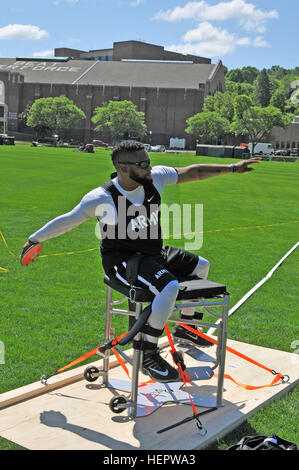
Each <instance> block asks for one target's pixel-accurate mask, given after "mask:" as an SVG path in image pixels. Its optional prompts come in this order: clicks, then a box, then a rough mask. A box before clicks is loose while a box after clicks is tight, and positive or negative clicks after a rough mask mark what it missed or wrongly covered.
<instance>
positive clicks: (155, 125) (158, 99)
mask: <svg viewBox="0 0 299 470" xmlns="http://www.w3.org/2000/svg"><path fill="white" fill-rule="evenodd" d="M6 73H7V74H8V72H6ZM0 79H1V78H0ZM17 91H18V93H15V92H13V93H12V96H11V97H10V100H9V102H10V105H11V106H13V109H17V112H21V111H23V110H24V109H25V107H26V105H27V104H28V103H32V102H34V101H35V100H36V99H38V98H43V97H49V96H53V97H55V96H61V95H64V96H66V97H67V98H69V99H71V100H72V101H73V102H74V104H75V105H76V106H78V107H79V108H80V109H82V110H83V111H84V113H85V114H86V120H82V121H81V122H80V123H79V126H78V129H73V130H69V131H67V132H65V133H64V136H65V137H67V138H76V139H78V140H82V141H83V140H84V141H88V140H91V139H92V138H95V137H102V138H103V139H104V140H105V139H107V138H108V136H104V135H101V136H100V135H99V134H98V133H95V132H94V124H93V123H92V122H91V118H92V116H93V113H94V110H95V108H97V107H99V106H102V105H103V103H107V102H109V100H113V99H117V100H130V101H132V102H133V103H134V104H135V105H136V106H137V109H138V111H142V112H144V113H145V122H146V124H147V129H148V133H149V135H148V136H147V137H145V138H144V139H143V141H144V142H150V143H152V144H164V145H166V146H168V145H169V139H170V138H171V137H180V138H185V139H186V145H187V147H190V148H195V138H194V137H193V136H190V135H189V134H186V133H185V128H186V127H187V124H186V119H187V118H189V117H190V116H192V115H194V114H196V113H198V112H200V111H201V109H202V106H203V100H204V91H203V90H193V89H187V90H184V89H166V88H160V89H159V88H143V87H135V88H130V87H117V86H95V85H61V84H59V85H58V84H52V85H51V84H41V83H24V84H22V86H21V88H20V89H19V87H17ZM17 101H18V103H17ZM9 130H10V131H11V132H13V131H23V132H27V133H28V128H27V127H26V126H24V125H22V123H21V122H20V121H15V122H14V121H9ZM29 132H30V131H29Z"/></svg>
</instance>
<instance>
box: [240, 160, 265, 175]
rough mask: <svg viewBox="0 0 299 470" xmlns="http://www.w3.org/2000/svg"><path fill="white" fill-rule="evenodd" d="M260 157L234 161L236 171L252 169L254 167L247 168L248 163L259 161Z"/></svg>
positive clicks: (243, 171) (242, 171) (241, 171)
mask: <svg viewBox="0 0 299 470" xmlns="http://www.w3.org/2000/svg"><path fill="white" fill-rule="evenodd" d="M261 160H262V158H261V157H256V158H249V159H248V160H242V161H241V162H238V163H235V167H236V173H245V172H246V171H253V170H254V168H249V167H248V165H252V164H254V163H260V161H261Z"/></svg>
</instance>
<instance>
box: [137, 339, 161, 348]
mask: <svg viewBox="0 0 299 470" xmlns="http://www.w3.org/2000/svg"><path fill="white" fill-rule="evenodd" d="M133 348H134V349H138V350H140V351H146V350H148V349H150V350H152V351H154V350H155V349H157V344H156V343H150V342H149V341H144V340H143V339H141V340H140V341H136V340H135V339H134V340H133Z"/></svg>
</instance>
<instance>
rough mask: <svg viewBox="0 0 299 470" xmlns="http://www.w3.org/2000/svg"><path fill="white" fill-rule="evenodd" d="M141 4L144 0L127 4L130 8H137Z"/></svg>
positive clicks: (135, 0)
mask: <svg viewBox="0 0 299 470" xmlns="http://www.w3.org/2000/svg"><path fill="white" fill-rule="evenodd" d="M142 3H144V0H133V1H132V2H130V3H129V5H130V6H131V7H139V5H141V4H142Z"/></svg>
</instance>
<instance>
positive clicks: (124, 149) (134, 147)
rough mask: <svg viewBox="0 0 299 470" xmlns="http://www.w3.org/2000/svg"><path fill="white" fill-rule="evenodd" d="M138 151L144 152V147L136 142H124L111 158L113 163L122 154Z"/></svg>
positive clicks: (113, 152) (112, 153)
mask: <svg viewBox="0 0 299 470" xmlns="http://www.w3.org/2000/svg"><path fill="white" fill-rule="evenodd" d="M138 150H144V145H143V144H142V143H141V142H137V141H136V140H123V141H122V142H121V143H120V144H118V146H117V147H115V148H114V149H113V150H112V152H111V158H112V161H113V163H114V162H115V160H116V157H118V155H121V154H122V153H130V152H137V151H138Z"/></svg>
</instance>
